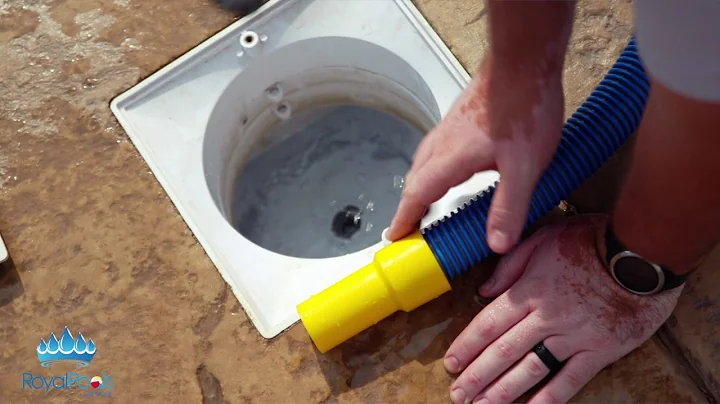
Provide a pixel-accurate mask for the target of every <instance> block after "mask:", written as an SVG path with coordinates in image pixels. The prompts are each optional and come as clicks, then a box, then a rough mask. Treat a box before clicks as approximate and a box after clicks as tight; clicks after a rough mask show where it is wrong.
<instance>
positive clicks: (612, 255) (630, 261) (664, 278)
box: [605, 225, 687, 295]
mask: <svg viewBox="0 0 720 404" xmlns="http://www.w3.org/2000/svg"><path fill="white" fill-rule="evenodd" d="M605 246H606V248H607V252H606V254H605V262H606V264H607V267H608V271H610V275H611V276H612V277H613V278H614V279H615V282H617V283H618V284H619V285H620V286H622V287H623V288H625V289H626V290H628V291H629V292H631V293H634V294H637V295H653V294H655V293H659V292H662V291H664V290H668V289H673V288H676V287H678V286H680V285H682V284H683V283H685V279H686V278H687V276H685V275H675V274H674V273H672V272H670V271H669V270H668V269H667V268H664V267H663V266H661V265H659V264H656V263H654V262H651V261H648V260H646V259H645V258H643V257H641V256H640V255H638V254H636V253H634V252H632V251H630V250H628V249H627V248H626V247H625V246H624V245H622V243H621V242H620V241H619V240H618V239H617V238H616V237H615V234H614V233H613V231H612V227H611V226H609V225H608V226H607V229H606V231H605Z"/></svg>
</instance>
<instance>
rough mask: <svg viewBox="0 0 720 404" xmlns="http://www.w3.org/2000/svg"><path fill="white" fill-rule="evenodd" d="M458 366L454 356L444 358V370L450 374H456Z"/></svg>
mask: <svg viewBox="0 0 720 404" xmlns="http://www.w3.org/2000/svg"><path fill="white" fill-rule="evenodd" d="M459 367H460V364H459V363H458V360H457V359H455V357H454V356H447V357H445V369H447V371H448V372H450V373H457V372H458V371H459V370H460V369H459Z"/></svg>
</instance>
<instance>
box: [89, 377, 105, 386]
mask: <svg viewBox="0 0 720 404" xmlns="http://www.w3.org/2000/svg"><path fill="white" fill-rule="evenodd" d="M90 385H91V386H92V388H94V389H97V388H99V387H100V386H102V377H100V376H95V377H93V378H92V379H90Z"/></svg>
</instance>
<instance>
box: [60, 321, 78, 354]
mask: <svg viewBox="0 0 720 404" xmlns="http://www.w3.org/2000/svg"><path fill="white" fill-rule="evenodd" d="M73 348H75V339H74V338H73V336H72V334H70V330H69V329H68V328H67V327H65V331H63V334H62V337H60V352H62V353H70V352H72V350H73Z"/></svg>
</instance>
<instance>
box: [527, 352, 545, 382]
mask: <svg viewBox="0 0 720 404" xmlns="http://www.w3.org/2000/svg"><path fill="white" fill-rule="evenodd" d="M527 358H528V360H527V366H526V368H525V369H526V371H527V372H528V374H530V375H531V376H533V377H542V376H545V374H546V373H548V372H549V370H548V368H547V367H546V366H545V364H544V363H543V361H542V360H540V358H539V357H538V356H537V355H535V354H534V353H531V354H530V355H528V357H527Z"/></svg>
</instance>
